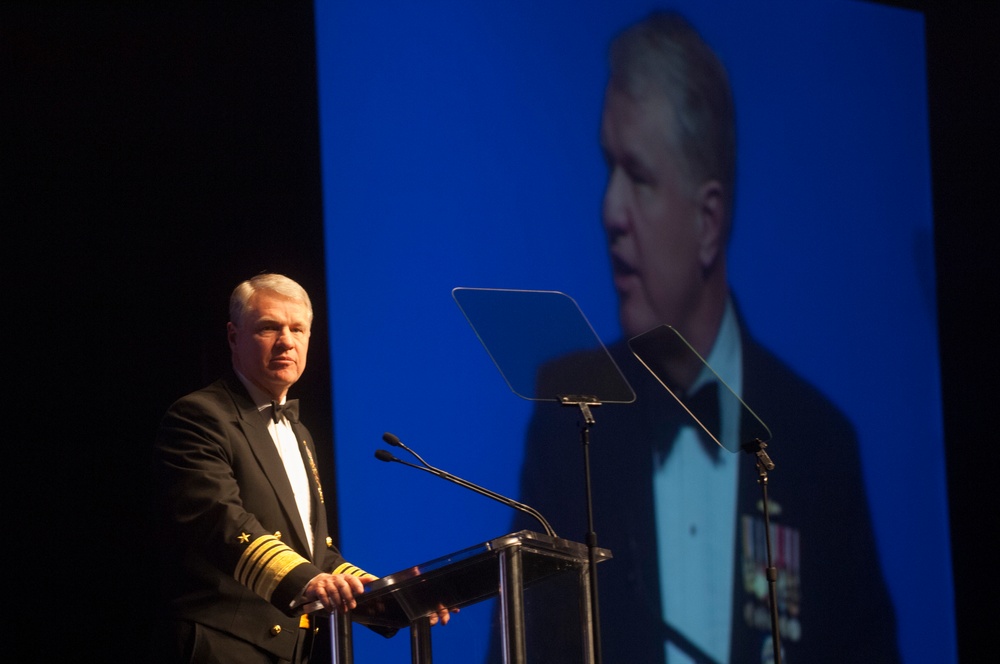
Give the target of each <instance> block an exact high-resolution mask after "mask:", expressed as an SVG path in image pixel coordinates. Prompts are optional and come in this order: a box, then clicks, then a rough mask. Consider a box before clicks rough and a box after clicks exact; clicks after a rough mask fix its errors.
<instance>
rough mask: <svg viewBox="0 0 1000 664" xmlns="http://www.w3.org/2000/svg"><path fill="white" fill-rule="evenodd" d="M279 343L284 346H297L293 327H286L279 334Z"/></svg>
mask: <svg viewBox="0 0 1000 664" xmlns="http://www.w3.org/2000/svg"><path fill="white" fill-rule="evenodd" d="M278 345H279V346H281V347H283V348H292V347H294V346H295V337H294V336H293V335H292V330H291V328H287V327H284V328H282V329H281V332H280V333H279V334H278Z"/></svg>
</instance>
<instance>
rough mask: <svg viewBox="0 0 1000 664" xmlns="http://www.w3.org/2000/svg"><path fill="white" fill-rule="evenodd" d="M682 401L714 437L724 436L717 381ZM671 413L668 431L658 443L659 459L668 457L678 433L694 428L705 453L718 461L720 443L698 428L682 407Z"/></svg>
mask: <svg viewBox="0 0 1000 664" xmlns="http://www.w3.org/2000/svg"><path fill="white" fill-rule="evenodd" d="M681 401H682V402H683V403H684V405H685V406H687V408H688V410H690V411H691V413H692V414H693V415H694V416H695V417H696V418H697V419H698V421H699V422H701V423H702V425H704V427H705V429H707V430H708V431H710V432H711V433H712V436H716V437H719V436H721V435H722V433H721V432H720V431H719V419H720V418H719V386H718V383H716V382H715V381H710V382H708V383H705V384H704V385H702V386H701V387H699V388H698V389H697V390H696V391H695V392H694V393H693V394H690V395H686V396H683V397H681ZM672 405H676V404H672ZM674 411H676V412H674ZM671 412H672V416H671V417H670V422H669V426H668V427H667V430H666V431H665V432H664V435H663V436H662V438H660V439H658V440H657V441H656V447H657V450H656V451H657V459H659V460H661V461H662V460H663V459H665V458H666V457H667V454H668V453H669V451H670V448H671V447H672V446H673V443H674V438H676V437H677V431H678V430H679V429H680V427H682V426H691V427H694V428H695V430H696V431H697V433H698V437H699V438H700V439H701V442H702V445H703V446H704V447H705V451H706V452H707V453H708V454H709V456H711V457H712V459H717V458H718V455H719V449H720V448H719V445H718V443H716V442H715V441H714V440H712V436H710V435H709V434H708V433H707V432H706V431H705V430H703V429H702V428H701V427H700V426H698V422H695V421H694V420H693V419H692V418H691V415H689V414H688V413H686V412H684V409H683V408H681V407H680V406H678V407H677V408H671Z"/></svg>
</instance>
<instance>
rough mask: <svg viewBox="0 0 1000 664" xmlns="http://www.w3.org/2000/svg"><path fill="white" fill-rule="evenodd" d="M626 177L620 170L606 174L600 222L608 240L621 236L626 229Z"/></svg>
mask: <svg viewBox="0 0 1000 664" xmlns="http://www.w3.org/2000/svg"><path fill="white" fill-rule="evenodd" d="M625 185H626V177H625V174H624V173H623V172H622V169H620V168H615V169H613V170H612V171H611V172H610V173H608V182H607V184H606V185H605V186H604V200H603V201H602V203H601V222H602V223H603V225H604V230H605V232H606V233H607V235H608V237H609V238H614V237H616V236H618V235H622V234H623V233H625V232H626V230H627V228H628V205H627V197H626V192H625Z"/></svg>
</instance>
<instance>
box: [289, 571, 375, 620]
mask: <svg viewBox="0 0 1000 664" xmlns="http://www.w3.org/2000/svg"><path fill="white" fill-rule="evenodd" d="M376 578H377V577H374V576H371V575H370V574H369V575H367V576H364V577H361V578H358V577H356V576H351V575H350V574H325V573H324V574H317V575H316V576H314V577H313V578H312V580H311V581H309V583H307V584H306V587H305V590H304V591H303V592H302V596H303V598H304V602H303V603H304V604H311V603H313V602H319V603H320V604H322V605H323V608H324V609H326V610H327V611H329V612H330V613H333V612H334V611H343V612H345V613H346V612H348V611H350V610H351V609H353V608H355V607H357V605H358V602H357V600H356V599H355V597H356V596H357V595H360V594H361V593H363V592H364V591H365V586H364V584H365V583H371V582H372V581H374V580H375V579H376Z"/></svg>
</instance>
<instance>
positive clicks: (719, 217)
mask: <svg viewBox="0 0 1000 664" xmlns="http://www.w3.org/2000/svg"><path fill="white" fill-rule="evenodd" d="M698 216H699V220H700V222H701V240H700V243H699V252H698V257H699V259H700V260H701V265H702V268H703V269H709V268H711V267H712V266H713V265H715V264H716V263H718V261H719V257H720V256H721V254H722V252H724V251H725V248H726V219H727V218H728V215H727V210H726V201H725V197H724V196H723V191H722V185H721V184H720V183H719V181H718V180H709V181H708V182H706V183H704V184H703V185H701V187H699V188H698Z"/></svg>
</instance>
